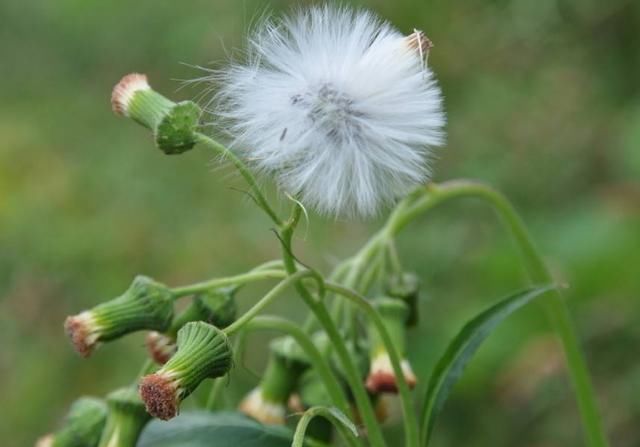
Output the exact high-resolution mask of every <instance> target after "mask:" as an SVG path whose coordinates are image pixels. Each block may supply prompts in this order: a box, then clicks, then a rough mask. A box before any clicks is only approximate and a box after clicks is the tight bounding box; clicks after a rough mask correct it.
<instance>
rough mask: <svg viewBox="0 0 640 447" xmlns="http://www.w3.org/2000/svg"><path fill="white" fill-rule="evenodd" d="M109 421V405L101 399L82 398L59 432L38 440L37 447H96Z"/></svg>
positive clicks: (76, 402) (72, 406)
mask: <svg viewBox="0 0 640 447" xmlns="http://www.w3.org/2000/svg"><path fill="white" fill-rule="evenodd" d="M106 419H107V405H106V404H105V403H104V402H103V401H101V400H100V399H96V398H93V397H81V398H80V399H78V400H76V401H75V402H74V403H73V404H72V405H71V408H70V409H69V413H68V414H67V417H66V418H65V421H64V424H63V426H62V428H60V430H58V431H57V432H55V433H53V434H51V435H48V436H45V437H43V438H41V439H39V440H38V443H37V444H36V447H96V446H97V445H98V442H99V441H100V436H101V435H102V431H103V429H104V426H105V421H106Z"/></svg>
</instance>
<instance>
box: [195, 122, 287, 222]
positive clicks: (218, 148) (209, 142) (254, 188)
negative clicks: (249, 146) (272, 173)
mask: <svg viewBox="0 0 640 447" xmlns="http://www.w3.org/2000/svg"><path fill="white" fill-rule="evenodd" d="M195 136H196V142H197V143H200V144H202V145H203V146H206V147H208V148H210V149H213V151H214V152H216V153H217V154H218V155H221V156H222V157H224V158H226V159H227V160H229V161H231V163H233V165H234V166H235V168H236V169H237V170H238V172H240V175H242V177H244V179H245V181H246V182H247V183H248V184H249V187H250V188H251V195H252V197H253V199H254V200H255V201H256V203H257V204H258V206H260V208H262V209H263V210H264V212H265V213H267V215H268V216H269V218H271V220H272V221H273V223H274V224H276V225H277V226H280V225H281V224H282V221H281V220H280V218H279V217H278V215H277V214H276V212H275V211H274V210H273V208H271V205H269V202H268V201H267V199H266V198H265V197H264V194H262V191H261V190H260V187H259V186H258V182H257V181H256V178H255V177H254V176H253V174H252V173H251V171H250V170H249V168H247V166H246V165H245V164H244V162H243V161H242V160H240V158H238V156H236V154H234V153H233V152H232V151H231V150H230V149H229V148H227V147H225V146H223V145H222V144H220V143H218V142H217V141H215V140H214V139H212V138H210V137H208V136H206V135H204V134H201V133H196V135H195Z"/></svg>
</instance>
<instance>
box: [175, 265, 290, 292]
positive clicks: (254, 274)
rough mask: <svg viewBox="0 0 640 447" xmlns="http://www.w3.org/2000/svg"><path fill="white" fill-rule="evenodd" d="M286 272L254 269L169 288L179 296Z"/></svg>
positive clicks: (273, 276)
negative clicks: (239, 273)
mask: <svg viewBox="0 0 640 447" xmlns="http://www.w3.org/2000/svg"><path fill="white" fill-rule="evenodd" d="M286 276H287V274H286V272H284V271H283V270H256V271H251V272H248V273H243V274H241V275H235V276H228V277H226V278H214V279H210V280H207V281H203V282H199V283H195V284H189V285H187V286H182V287H176V288H174V289H172V290H171V292H172V293H173V296H174V297H175V298H180V297H183V296H187V295H193V294H194V293H199V292H204V291H206V290H211V289H217V288H219V287H225V286H235V285H242V284H247V283H250V282H255V281H262V280H265V279H282V278H286Z"/></svg>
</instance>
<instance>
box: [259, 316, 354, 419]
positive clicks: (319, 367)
mask: <svg viewBox="0 0 640 447" xmlns="http://www.w3.org/2000/svg"><path fill="white" fill-rule="evenodd" d="M257 329H270V330H277V331H280V332H285V333H287V334H289V335H290V336H291V337H293V338H294V339H295V340H296V342H297V343H298V344H299V345H300V347H301V348H302V350H303V351H304V352H305V354H307V356H308V357H309V360H310V361H311V363H312V365H313V367H314V371H315V372H317V373H318V375H319V376H320V378H321V379H322V381H323V383H324V386H325V388H326V389H327V392H328V393H329V396H330V397H331V400H332V401H333V403H334V404H335V405H336V406H337V407H338V408H339V409H340V411H342V412H343V413H347V412H348V411H349V405H348V403H347V398H346V396H345V394H344V390H343V389H342V387H341V386H340V383H339V382H338V380H337V379H336V377H335V375H334V373H333V371H331V368H330V367H329V365H328V364H327V362H326V360H325V359H324V358H323V357H322V354H321V353H320V351H318V348H317V347H316V346H315V345H314V344H313V341H312V340H311V339H310V337H309V335H307V334H306V333H305V332H304V331H303V330H302V329H301V328H300V327H299V326H298V325H296V324H295V323H292V322H291V321H289V320H286V319H284V318H281V317H276V316H269V315H264V316H259V317H256V318H254V319H253V320H251V322H250V323H249V324H248V325H247V330H257Z"/></svg>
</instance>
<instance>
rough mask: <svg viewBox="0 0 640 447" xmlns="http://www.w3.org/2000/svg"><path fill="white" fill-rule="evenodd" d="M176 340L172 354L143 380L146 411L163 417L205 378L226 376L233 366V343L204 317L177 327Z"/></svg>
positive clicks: (175, 411)
mask: <svg viewBox="0 0 640 447" xmlns="http://www.w3.org/2000/svg"><path fill="white" fill-rule="evenodd" d="M177 344H178V351H177V352H176V353H175V354H174V355H173V357H171V359H169V361H168V362H167V363H166V364H165V365H164V366H163V367H162V368H160V370H158V372H156V373H154V374H150V375H148V376H145V377H143V378H142V380H141V381H140V396H141V397H142V400H143V401H144V403H145V405H146V407H147V411H148V412H149V413H150V414H151V415H152V416H155V417H157V418H159V419H163V420H168V419H171V418H173V417H175V416H176V415H177V414H178V411H179V408H180V402H182V401H183V400H184V399H185V398H186V397H187V396H189V395H190V394H191V393H192V392H193V391H194V390H195V389H196V388H197V387H198V385H200V383H201V382H202V381H203V380H204V379H206V378H215V377H220V376H223V375H225V374H226V373H227V372H228V371H229V369H231V363H232V351H231V345H230V344H229V340H228V339H227V336H226V335H225V334H224V332H222V331H221V330H220V329H218V328H216V327H215V326H212V325H210V324H208V323H205V322H202V321H197V322H190V323H187V324H185V325H184V326H183V327H182V329H180V330H179V331H178V340H177Z"/></svg>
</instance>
